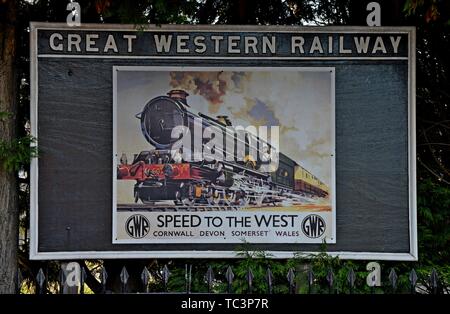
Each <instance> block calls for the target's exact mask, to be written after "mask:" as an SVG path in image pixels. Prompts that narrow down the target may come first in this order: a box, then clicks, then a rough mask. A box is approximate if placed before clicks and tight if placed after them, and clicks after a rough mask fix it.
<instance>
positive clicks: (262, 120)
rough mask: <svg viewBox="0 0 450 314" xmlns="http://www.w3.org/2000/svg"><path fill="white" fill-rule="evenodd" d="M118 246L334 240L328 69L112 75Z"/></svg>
mask: <svg viewBox="0 0 450 314" xmlns="http://www.w3.org/2000/svg"><path fill="white" fill-rule="evenodd" d="M113 71H114V82H113V83H114V84H113V88H114V110H115V111H114V112H115V114H114V119H115V121H114V125H115V130H114V132H115V133H114V135H115V136H114V142H115V160H114V176H113V178H114V182H113V185H114V189H115V191H114V192H115V193H114V194H115V204H114V205H115V206H114V213H113V215H114V216H113V217H114V218H115V219H114V223H115V226H114V230H115V234H114V240H115V241H114V242H115V243H140V242H148V243H158V242H159V243H192V242H197V243H321V242H327V243H334V242H335V241H336V237H335V213H336V208H335V188H334V173H335V162H334V154H335V152H334V145H335V143H334V68H330V67H321V68H319V67H317V68H308V67H303V68H299V67H291V68H288V67H286V68H285V67H279V68H271V67H267V68H255V67H253V68H249V67H247V68H245V67H231V68H217V67H210V68H204V67H203V68H202V67H190V68H189V67H139V66H124V67H120V66H118V67H115V68H114V70H113Z"/></svg>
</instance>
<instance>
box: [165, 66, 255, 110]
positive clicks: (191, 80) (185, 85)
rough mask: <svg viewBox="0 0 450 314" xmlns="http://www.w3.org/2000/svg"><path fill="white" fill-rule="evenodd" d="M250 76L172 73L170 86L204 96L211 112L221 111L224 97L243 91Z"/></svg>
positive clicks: (216, 73) (240, 73)
mask: <svg viewBox="0 0 450 314" xmlns="http://www.w3.org/2000/svg"><path fill="white" fill-rule="evenodd" d="M247 75H248V74H246V73H243V72H223V71H220V72H170V86H171V87H173V88H176V89H183V90H185V91H187V92H189V93H191V94H195V95H201V96H203V97H204V98H205V99H206V100H207V101H208V103H209V112H210V113H212V114H214V113H217V112H218V111H219V108H220V105H221V104H222V103H223V96H225V95H226V93H227V92H228V91H233V92H237V91H240V90H242V85H243V84H244V82H245V81H246V80H244V79H243V78H244V77H245V76H247Z"/></svg>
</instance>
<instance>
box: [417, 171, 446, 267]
mask: <svg viewBox="0 0 450 314" xmlns="http://www.w3.org/2000/svg"><path fill="white" fill-rule="evenodd" d="M417 203H418V204H417V205H418V206H417V211H418V212H417V215H418V220H419V222H420V223H419V225H418V232H419V254H420V261H421V263H422V264H424V265H436V266H439V265H449V264H450V249H449V248H450V228H449V224H450V187H448V186H446V185H440V184H438V183H436V182H434V181H432V180H431V179H426V180H425V181H423V182H421V183H420V184H419V185H418V198H417Z"/></svg>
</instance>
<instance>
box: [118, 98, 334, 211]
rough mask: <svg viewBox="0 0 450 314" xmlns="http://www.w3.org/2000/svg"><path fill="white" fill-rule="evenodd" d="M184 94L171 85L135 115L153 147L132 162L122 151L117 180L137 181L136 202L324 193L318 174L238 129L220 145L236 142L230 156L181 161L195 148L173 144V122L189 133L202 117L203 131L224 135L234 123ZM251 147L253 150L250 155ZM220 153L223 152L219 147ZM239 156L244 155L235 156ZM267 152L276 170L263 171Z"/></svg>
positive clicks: (251, 201)
mask: <svg viewBox="0 0 450 314" xmlns="http://www.w3.org/2000/svg"><path fill="white" fill-rule="evenodd" d="M187 96H189V94H188V93H187V92H185V91H183V90H171V91H170V92H169V93H168V94H167V96H158V97H155V98H153V99H151V100H150V101H149V102H148V103H147V104H146V105H145V107H144V109H143V111H142V112H141V113H139V114H137V115H136V118H138V119H139V120H140V124H141V131H142V134H143V136H144V137H145V139H146V140H147V141H148V142H149V143H150V144H151V145H152V146H153V147H154V149H151V150H146V151H142V152H140V153H139V154H136V155H135V156H134V158H133V161H132V162H131V163H128V161H127V156H126V155H125V154H122V156H121V158H120V162H119V163H118V167H117V179H119V180H135V181H136V183H135V185H134V199H135V202H136V203H138V202H142V203H144V204H153V203H154V202H155V201H167V200H170V201H173V202H175V204H177V205H194V204H197V203H202V204H211V205H214V204H228V205H241V206H247V205H259V206H261V205H262V204H264V203H272V204H273V203H277V202H281V201H283V200H285V199H286V197H293V196H294V197H296V198H302V199H303V200H305V199H307V198H309V199H311V198H318V197H326V196H328V193H329V192H328V187H327V186H326V185H325V184H324V183H322V182H321V181H320V180H319V179H318V178H316V177H315V176H313V175H312V174H311V173H309V172H308V171H307V170H306V169H304V168H302V167H301V166H300V165H298V164H297V163H296V162H295V161H293V160H292V159H290V158H289V157H287V156H286V155H284V154H282V153H277V152H275V151H274V150H275V148H274V147H272V145H270V144H269V143H268V142H267V141H264V140H262V139H261V138H259V137H258V136H257V135H254V134H251V133H245V134H237V133H238V132H239V131H235V134H232V135H231V136H224V139H223V141H224V143H223V144H224V145H223V147H225V146H226V145H233V146H234V150H233V151H234V158H233V159H232V160H231V161H230V159H228V158H221V159H214V158H209V159H205V158H203V159H200V160H196V159H194V160H192V159H190V160H185V158H184V156H186V153H187V151H186V150H189V153H193V151H194V150H195V148H194V147H193V146H189V147H184V146H183V147H182V148H180V149H173V147H174V145H175V144H176V142H177V141H179V140H180V138H173V132H172V131H173V129H174V128H175V127H179V126H184V127H185V130H189V131H191V132H188V133H190V134H195V128H196V127H197V128H198V127H199V126H198V121H201V130H202V132H203V131H204V130H205V129H206V128H208V127H214V128H216V129H218V130H220V131H221V132H223V134H224V135H230V134H227V132H228V133H229V132H230V128H227V127H229V126H231V125H232V124H231V121H230V120H229V119H228V117H227V116H218V117H217V118H213V117H209V116H207V115H205V114H202V113H197V114H195V113H193V112H192V111H190V110H189V105H188V103H187ZM196 123H197V126H196ZM184 136H186V134H184ZM194 141H195V140H193V141H192V142H194ZM201 144H202V146H205V145H208V141H204V140H203V142H202V143H201ZM192 145H193V144H192ZM214 149H219V148H216V147H215V148H213V151H214ZM252 149H253V151H255V150H256V152H257V154H250V151H251V150H252ZM218 153H219V154H222V153H223V154H224V152H222V151H219V152H218ZM238 155H242V156H243V157H244V158H237V157H238ZM255 155H256V157H254V156H255ZM271 156H278V158H279V160H278V168H277V169H276V170H275V169H274V170H275V171H267V168H265V167H263V166H264V165H267V164H270V162H271V161H272V160H271Z"/></svg>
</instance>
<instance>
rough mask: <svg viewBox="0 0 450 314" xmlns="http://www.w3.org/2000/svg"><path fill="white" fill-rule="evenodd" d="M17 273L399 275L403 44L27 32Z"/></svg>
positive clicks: (285, 30) (246, 31)
mask: <svg viewBox="0 0 450 314" xmlns="http://www.w3.org/2000/svg"><path fill="white" fill-rule="evenodd" d="M30 66H31V67H30V74H31V78H30V96H31V99H30V103H31V108H30V113H31V114H30V116H31V121H30V124H31V135H32V136H33V137H35V138H37V141H38V145H39V157H38V158H34V159H33V160H32V163H31V170H30V206H31V207H30V258H31V259H56V260H62V259H108V258H113V259H115V258H233V257H237V256H240V254H239V252H242V251H243V250H244V251H249V252H253V251H264V252H266V253H267V254H268V255H270V256H273V257H275V258H290V257H293V256H295V255H297V254H309V253H316V252H321V251H322V248H323V247H324V246H323V245H322V244H323V243H326V248H327V252H328V253H329V254H330V255H333V256H339V257H340V258H349V259H375V260H416V259H417V236H416V235H417V234H416V229H417V227H416V218H415V217H416V187H415V182H416V180H415V178H416V177H415V161H416V158H415V147H416V146H415V134H416V133H415V131H416V130H415V122H414V121H415V74H414V73H415V30H414V28H412V27H353V26H352V27H350V26H348V27H346V26H336V27H335V26H333V27H299V26H267V25H265V26H263V25H254V26H230V25H142V27H137V26H136V25H122V24H81V25H80V26H76V27H71V26H68V25H67V24H65V23H40V22H36V23H31V25H30Z"/></svg>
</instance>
